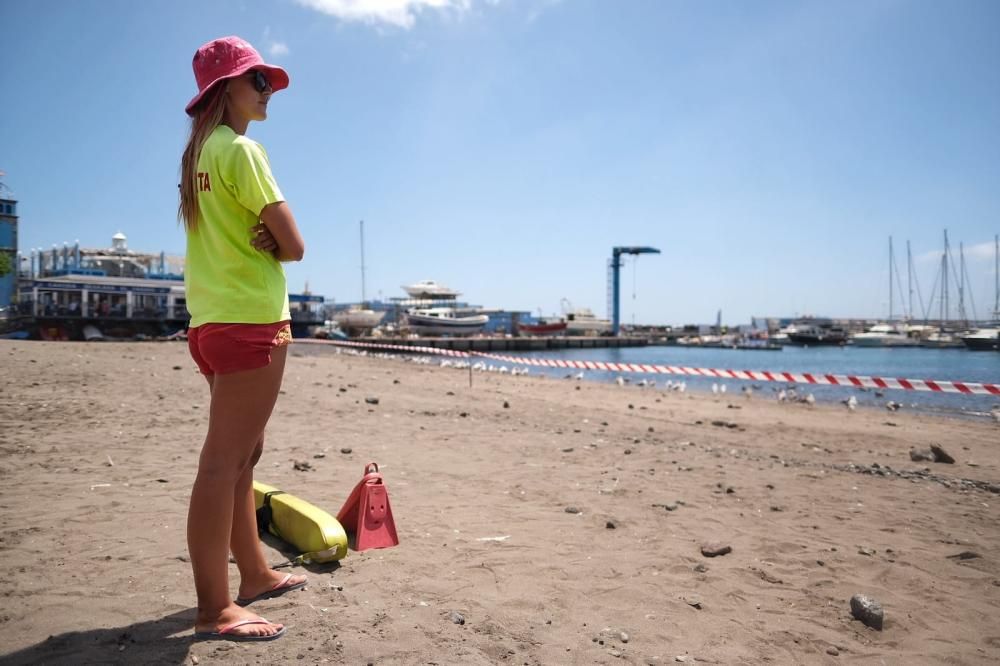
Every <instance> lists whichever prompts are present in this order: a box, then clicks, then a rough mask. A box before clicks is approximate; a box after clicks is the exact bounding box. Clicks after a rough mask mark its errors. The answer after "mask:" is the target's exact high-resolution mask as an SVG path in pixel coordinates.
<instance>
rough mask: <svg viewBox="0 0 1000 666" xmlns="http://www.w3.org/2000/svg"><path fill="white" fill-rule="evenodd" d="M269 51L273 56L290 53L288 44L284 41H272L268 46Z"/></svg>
mask: <svg viewBox="0 0 1000 666" xmlns="http://www.w3.org/2000/svg"><path fill="white" fill-rule="evenodd" d="M267 51H268V53H270V54H271V56H272V57H276V56H286V55H288V53H289V51H288V44H285V43H284V42H271V44H270V46H268V47H267Z"/></svg>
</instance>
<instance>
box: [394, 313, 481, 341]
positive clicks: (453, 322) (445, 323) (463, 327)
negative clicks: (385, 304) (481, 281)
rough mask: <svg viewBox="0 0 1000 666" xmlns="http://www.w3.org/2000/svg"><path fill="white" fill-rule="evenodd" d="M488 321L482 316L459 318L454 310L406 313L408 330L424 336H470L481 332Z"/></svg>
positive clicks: (463, 316)
mask: <svg viewBox="0 0 1000 666" xmlns="http://www.w3.org/2000/svg"><path fill="white" fill-rule="evenodd" d="M489 320H490V318H489V316H487V315H484V314H477V315H462V316H459V315H458V314H457V313H456V312H455V309H454V308H414V309H412V310H407V311H406V321H407V323H408V324H409V326H410V329H411V330H412V331H413V332H415V333H420V334H424V335H471V334H473V333H478V332H479V331H481V330H483V327H484V326H486V323H487V322H488V321H489Z"/></svg>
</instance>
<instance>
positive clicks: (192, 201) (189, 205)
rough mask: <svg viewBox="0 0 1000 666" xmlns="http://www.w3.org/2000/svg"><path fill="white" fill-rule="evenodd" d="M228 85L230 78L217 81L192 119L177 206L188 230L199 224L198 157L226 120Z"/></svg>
mask: <svg viewBox="0 0 1000 666" xmlns="http://www.w3.org/2000/svg"><path fill="white" fill-rule="evenodd" d="M228 87H229V82H228V81H223V82H221V83H219V84H217V85H216V86H215V89H214V90H210V91H209V92H208V94H206V95H205V96H204V97H203V98H202V100H201V103H200V104H199V105H198V107H197V108H195V110H194V111H195V114H194V116H192V118H191V134H190V136H189V137H188V141H187V145H186V146H185V147H184V156H183V157H182V158H181V197H180V204H178V206H177V219H178V221H183V222H184V228H185V229H187V230H188V231H192V230H193V229H194V228H195V227H196V226H197V225H198V190H197V182H198V158H199V157H201V148H202V146H204V145H205V141H207V140H208V137H209V135H211V134H212V132H213V131H214V130H215V128H216V127H218V126H219V124H220V123H222V117H223V115H224V114H225V112H226V89H227V88H228Z"/></svg>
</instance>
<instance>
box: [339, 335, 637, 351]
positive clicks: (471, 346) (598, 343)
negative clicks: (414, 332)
mask: <svg viewBox="0 0 1000 666" xmlns="http://www.w3.org/2000/svg"><path fill="white" fill-rule="evenodd" d="M351 341H352V342H363V343H367V344H382V345H396V346H400V347H434V348H436V349H453V350H455V351H473V352H498V351H501V352H502V351H546V350H550V349H596V348H604V347H645V346H647V345H649V344H650V341H649V340H648V339H647V338H631V337H617V338H615V337H592V336H565V337H561V336H560V337H537V338H531V337H522V338H499V337H498V338H485V337H484V338H392V337H389V338H386V337H379V338H375V337H360V338H351Z"/></svg>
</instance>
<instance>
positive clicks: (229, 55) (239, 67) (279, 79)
mask: <svg viewBox="0 0 1000 666" xmlns="http://www.w3.org/2000/svg"><path fill="white" fill-rule="evenodd" d="M191 67H192V68H193V69H194V79H195V81H196V82H197V83H198V94H197V95H195V96H194V98H193V99H192V100H191V101H190V102H188V105H187V106H186V107H184V110H185V111H186V112H187V114H188V115H189V116H193V115H194V114H193V113H192V110H193V109H194V107H195V106H197V105H198V102H200V101H201V98H202V97H203V96H204V95H205V93H206V92H208V91H209V89H210V88H211V87H212V86H214V85H215V84H216V83H218V82H219V81H222V80H223V79H231V78H233V77H234V76H239V75H240V74H243V73H244V72H249V71H250V70H251V69H259V70H262V71H263V72H264V73H265V74H266V75H267V80H268V82H269V83H270V84H271V90H273V91H274V92H278V91H279V90H284V89H285V88H287V87H288V73H287V72H286V71H285V70H283V69H282V68H280V67H277V66H275V65H268V64H267V63H265V62H264V59H263V58H261V57H260V54H259V53H257V50H256V49H254V47H252V46H250V43H249V42H247V41H246V40H244V39H240V38H239V37H220V38H219V39H213V40H212V41H210V42H208V43H207V44H204V45H203V46H202V47H201V48H199V49H198V50H197V51H195V54H194V60H193V61H192V63H191Z"/></svg>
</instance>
